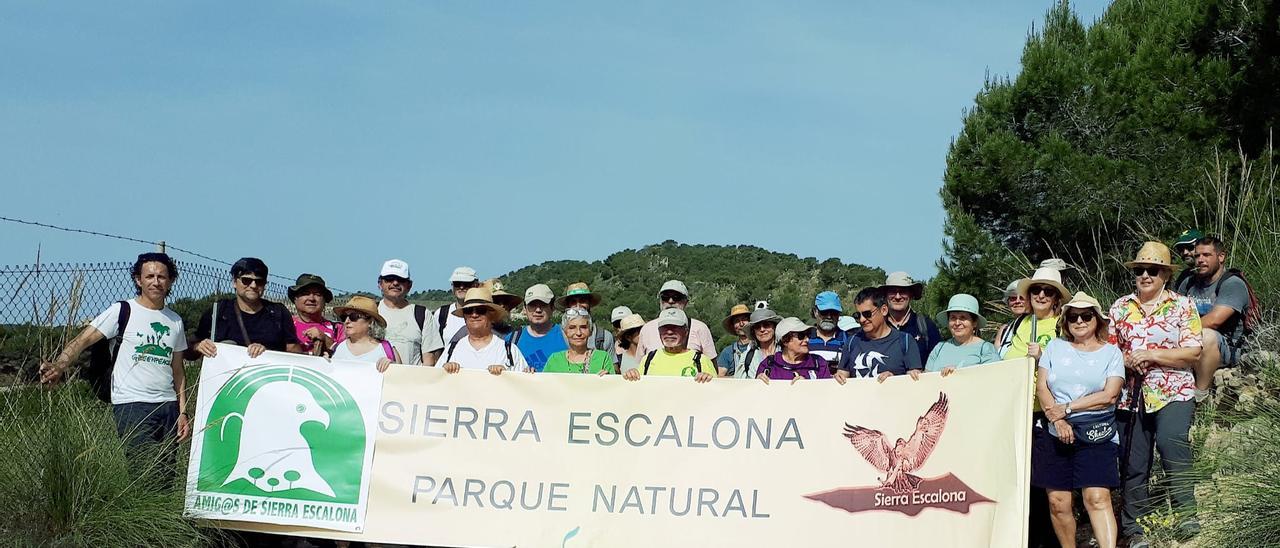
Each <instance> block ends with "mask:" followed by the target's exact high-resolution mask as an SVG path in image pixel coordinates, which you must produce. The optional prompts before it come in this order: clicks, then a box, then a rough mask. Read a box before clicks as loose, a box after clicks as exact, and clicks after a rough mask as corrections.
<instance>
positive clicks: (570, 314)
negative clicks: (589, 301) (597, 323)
mask: <svg viewBox="0 0 1280 548" xmlns="http://www.w3.org/2000/svg"><path fill="white" fill-rule="evenodd" d="M564 317H566V318H590V317H591V313H590V312H587V311H586V310H583V309H581V308H570V309H568V310H565V311H564Z"/></svg>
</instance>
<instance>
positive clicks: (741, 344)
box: [716, 304, 751, 377]
mask: <svg viewBox="0 0 1280 548" xmlns="http://www.w3.org/2000/svg"><path fill="white" fill-rule="evenodd" d="M750 321H751V309H750V308H747V305H745V304H737V305H734V306H733V308H731V309H730V310H729V315H728V316H725V318H724V320H723V321H721V322H720V325H721V326H724V330H725V332H726V333H728V334H730V335H737V336H738V340H736V341H734V342H733V343H732V344H730V345H729V346H726V347H724V350H721V351H720V356H719V357H717V358H716V367H718V368H719V369H720V376H721V377H723V376H725V375H728V374H729V371H730V370H732V369H733V368H734V367H736V366H737V363H738V358H739V357H740V356H742V355H743V354H746V353H747V350H749V349H751V339H750V338H749V336H750V332H748V331H747V325H748V324H749V322H750Z"/></svg>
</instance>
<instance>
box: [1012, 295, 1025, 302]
mask: <svg viewBox="0 0 1280 548" xmlns="http://www.w3.org/2000/svg"><path fill="white" fill-rule="evenodd" d="M1025 300H1027V299H1026V298H1025V297H1023V296H1022V295H1010V296H1009V299H1008V301H1009V302H1011V303H1020V302H1022V301H1025Z"/></svg>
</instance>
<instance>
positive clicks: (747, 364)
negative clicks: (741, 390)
mask: <svg viewBox="0 0 1280 548" xmlns="http://www.w3.org/2000/svg"><path fill="white" fill-rule="evenodd" d="M756 348H759V347H758V346H756V345H754V344H753V345H751V348H748V349H747V355H746V356H743V358H742V375H743V378H744V379H749V378H751V376H750V375H751V360H752V359H753V358H755V357H756ZM766 359H768V358H766ZM698 369H699V370H701V369H702V368H701V367H699V368H698Z"/></svg>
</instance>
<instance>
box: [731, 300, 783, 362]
mask: <svg viewBox="0 0 1280 548" xmlns="http://www.w3.org/2000/svg"><path fill="white" fill-rule="evenodd" d="M780 321H782V318H780V317H778V314H777V313H775V312H774V311H772V310H769V309H768V308H757V309H755V310H752V311H751V319H750V321H748V322H747V331H748V332H749V333H751V348H749V349H747V351H746V352H745V353H743V354H742V356H739V358H738V361H737V363H735V364H734V366H733V371H730V372H727V374H729V375H731V376H733V377H736V378H739V379H754V378H756V376H757V375H759V369H760V363H761V362H763V361H764V359H765V358H766V357H769V356H772V355H773V353H774V352H777V351H778V344H777V342H778V338H777V337H775V336H774V328H775V327H777V326H778V322H780Z"/></svg>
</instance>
